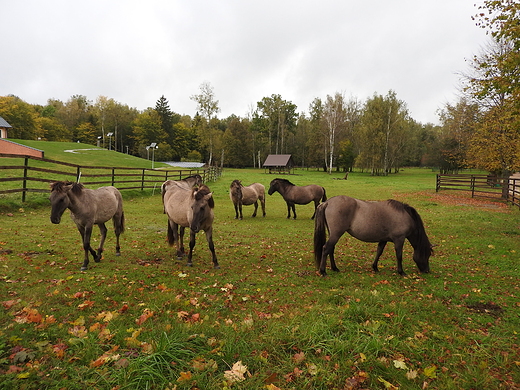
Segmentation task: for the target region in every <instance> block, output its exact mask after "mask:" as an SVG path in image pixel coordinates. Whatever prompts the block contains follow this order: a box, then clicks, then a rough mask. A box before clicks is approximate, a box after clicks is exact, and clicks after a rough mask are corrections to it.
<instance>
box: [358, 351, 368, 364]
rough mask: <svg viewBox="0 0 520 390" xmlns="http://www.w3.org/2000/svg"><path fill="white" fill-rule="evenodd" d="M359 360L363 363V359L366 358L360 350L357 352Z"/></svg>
mask: <svg viewBox="0 0 520 390" xmlns="http://www.w3.org/2000/svg"><path fill="white" fill-rule="evenodd" d="M359 360H361V363H363V362H364V361H366V360H367V357H366V356H365V354H364V353H363V352H361V353H360V354H359Z"/></svg>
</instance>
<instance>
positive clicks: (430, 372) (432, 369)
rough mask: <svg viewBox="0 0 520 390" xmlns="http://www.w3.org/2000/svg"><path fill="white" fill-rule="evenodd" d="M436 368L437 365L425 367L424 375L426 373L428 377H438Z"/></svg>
mask: <svg viewBox="0 0 520 390" xmlns="http://www.w3.org/2000/svg"><path fill="white" fill-rule="evenodd" d="M435 370H437V366H436V365H432V366H429V367H426V368H425V369H424V375H426V376H427V377H428V378H437V374H436V373H435Z"/></svg>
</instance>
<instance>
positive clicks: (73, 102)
mask: <svg viewBox="0 0 520 390" xmlns="http://www.w3.org/2000/svg"><path fill="white" fill-rule="evenodd" d="M474 20H475V23H476V24H477V26H478V27H481V28H484V29H486V30H487V32H488V33H489V37H490V39H489V44H488V46H487V47H485V48H484V49H482V52H481V53H479V54H478V55H475V56H474V58H473V59H471V61H469V70H468V71H467V72H465V73H462V74H461V81H462V87H461V90H460V92H461V93H460V97H459V99H458V101H456V102H455V103H448V104H446V105H445V106H444V107H443V108H442V109H440V110H439V111H438V115H439V122H440V124H439V125H433V124H431V123H426V124H422V123H419V122H417V121H415V120H414V119H413V118H411V116H410V113H409V111H408V109H407V105H406V102H404V101H402V100H400V99H399V98H398V96H397V94H396V92H395V91H392V90H390V91H388V92H387V93H386V94H385V95H380V94H377V93H375V94H374V95H373V96H371V97H369V98H368V99H366V100H365V101H360V100H359V99H357V98H355V97H349V98H347V97H346V96H345V95H344V94H343V93H339V92H336V93H334V94H333V95H327V96H326V97H325V98H315V99H314V100H313V101H312V102H311V103H310V105H309V107H308V109H307V110H306V111H298V107H297V106H296V105H295V104H293V103H292V102H291V101H287V100H285V99H283V98H282V96H280V95H277V94H273V95H271V96H269V97H264V98H262V99H261V100H260V101H258V102H257V104H256V107H254V108H253V109H252V110H251V112H250V113H249V114H248V115H247V116H246V117H239V116H236V115H231V116H229V117H228V118H218V113H219V112H220V107H219V101H218V100H217V98H216V96H215V93H214V91H213V88H212V86H211V84H210V83H209V82H204V83H202V84H201V85H200V91H199V93H198V94H195V95H193V96H191V97H190V98H191V99H192V100H193V101H195V102H196V104H197V112H196V113H195V115H194V116H193V117H192V116H189V115H185V114H182V115H181V114H179V113H176V112H175V111H173V110H172V109H171V108H170V106H169V102H168V100H167V98H166V97H165V96H161V97H160V98H159V99H158V100H157V101H156V102H155V106H154V107H149V108H147V109H145V110H142V111H140V110H137V109H136V108H131V107H129V106H128V105H126V104H123V103H119V102H117V101H115V100H114V99H111V98H108V97H105V96H99V97H98V98H97V99H96V100H95V101H91V100H89V99H88V98H87V97H86V96H83V95H74V96H72V97H71V98H70V99H69V100H67V101H66V102H62V101H60V100H57V99H49V100H48V101H47V104H46V105H45V106H42V105H34V104H29V103H26V102H25V101H23V100H22V99H21V98H19V97H16V96H3V97H0V116H2V117H3V118H4V119H6V120H7V121H8V122H9V123H10V124H11V125H12V126H13V129H12V130H11V131H10V133H9V134H10V137H11V138H20V139H42V140H49V141H74V142H76V141H80V142H84V143H90V144H93V145H96V144H99V145H100V146H102V147H105V148H110V149H113V150H117V151H120V152H123V153H130V154H134V155H138V156H141V157H144V158H146V157H147V156H148V154H149V153H148V149H149V146H150V145H151V144H152V143H155V144H157V149H156V150H155V151H154V153H155V158H156V160H161V161H181V160H185V161H201V162H206V163H208V164H210V165H220V166H229V167H250V166H254V167H261V165H262V162H263V161H264V160H265V158H266V156H267V155H268V154H291V155H292V156H293V159H294V161H295V163H296V164H297V165H298V166H302V167H318V168H320V169H324V170H326V171H329V172H330V171H332V170H333V169H341V170H344V171H350V170H352V169H353V168H354V167H356V168H359V169H362V170H365V171H369V172H370V173H371V174H373V175H387V174H389V173H391V172H398V171H399V169H400V168H401V167H403V166H420V165H423V166H432V167H437V168H439V169H440V171H441V172H443V173H454V172H458V171H459V170H461V169H464V168H481V169H485V170H488V171H490V172H493V173H496V174H499V175H505V176H506V175H508V174H509V173H511V172H513V171H516V170H518V169H520V130H519V129H520V96H519V95H520V30H519V29H518V28H517V27H516V26H518V25H519V24H520V5H519V4H518V3H517V2H515V1H512V0H489V1H484V3H483V5H481V6H480V7H479V12H478V13H477V14H476V15H475V16H474Z"/></svg>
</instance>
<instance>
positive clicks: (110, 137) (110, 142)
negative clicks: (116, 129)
mask: <svg viewBox="0 0 520 390" xmlns="http://www.w3.org/2000/svg"><path fill="white" fill-rule="evenodd" d="M113 135H114V133H107V137H108V150H112V136H113Z"/></svg>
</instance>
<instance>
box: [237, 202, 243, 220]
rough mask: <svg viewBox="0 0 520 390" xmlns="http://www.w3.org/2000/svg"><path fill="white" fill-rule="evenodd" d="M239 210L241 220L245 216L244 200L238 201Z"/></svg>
mask: <svg viewBox="0 0 520 390" xmlns="http://www.w3.org/2000/svg"><path fill="white" fill-rule="evenodd" d="M238 211H239V213H240V218H239V219H240V220H242V219H243V218H244V215H243V214H242V201H240V202H238Z"/></svg>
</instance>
